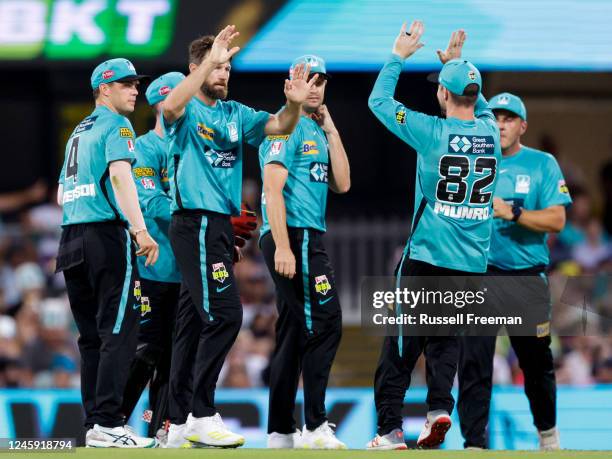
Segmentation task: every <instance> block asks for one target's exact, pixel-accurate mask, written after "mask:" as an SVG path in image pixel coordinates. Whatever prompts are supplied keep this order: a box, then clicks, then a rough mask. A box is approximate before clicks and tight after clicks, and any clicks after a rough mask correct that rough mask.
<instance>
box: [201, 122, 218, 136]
mask: <svg viewBox="0 0 612 459" xmlns="http://www.w3.org/2000/svg"><path fill="white" fill-rule="evenodd" d="M197 130H198V135H199V136H200V137H202V138H203V139H206V140H213V138H214V137H215V131H213V130H212V129H211V128H209V127H208V126H206V125H205V124H204V123H198V124H197Z"/></svg>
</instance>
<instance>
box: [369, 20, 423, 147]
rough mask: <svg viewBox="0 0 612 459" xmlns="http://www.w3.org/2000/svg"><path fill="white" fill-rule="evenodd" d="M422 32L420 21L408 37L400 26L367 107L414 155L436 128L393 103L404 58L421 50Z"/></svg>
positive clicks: (414, 23) (395, 102) (414, 24)
mask: <svg viewBox="0 0 612 459" xmlns="http://www.w3.org/2000/svg"><path fill="white" fill-rule="evenodd" d="M423 30H424V28H423V24H422V23H421V22H420V21H415V22H413V23H412V25H411V26H410V32H408V33H410V35H407V33H406V24H404V25H403V26H402V29H401V31H400V35H399V36H398V37H397V38H396V39H395V44H394V46H393V53H392V54H391V55H390V56H389V58H388V59H387V62H385V65H384V67H383V68H382V70H381V71H380V73H379V74H378V78H377V79H376V83H374V88H373V89H372V93H371V94H370V98H369V99H368V106H369V107H370V110H372V113H374V115H375V116H376V118H378V119H379V120H380V122H381V123H382V124H384V125H385V127H386V128H387V129H389V130H390V131H391V132H393V134H395V135H396V136H398V137H399V138H400V139H402V140H403V141H404V142H406V143H407V144H408V145H410V146H411V147H412V148H414V149H415V150H417V151H419V150H420V149H422V148H424V147H425V146H426V145H427V143H428V142H429V140H431V138H432V136H433V132H434V128H435V117H433V116H428V115H425V114H423V113H418V112H415V111H413V110H410V109H408V108H407V107H406V106H405V105H404V104H402V103H400V102H398V101H397V100H395V99H394V97H393V96H394V94H395V87H396V86H397V81H398V79H399V76H400V73H401V72H402V66H403V64H404V57H403V56H409V55H411V54H412V53H413V52H415V51H416V50H418V49H420V48H421V47H422V46H423V44H422V43H420V42H419V40H420V38H421V35H422V34H423ZM402 34H403V35H404V36H405V37H404V36H403V35H402Z"/></svg>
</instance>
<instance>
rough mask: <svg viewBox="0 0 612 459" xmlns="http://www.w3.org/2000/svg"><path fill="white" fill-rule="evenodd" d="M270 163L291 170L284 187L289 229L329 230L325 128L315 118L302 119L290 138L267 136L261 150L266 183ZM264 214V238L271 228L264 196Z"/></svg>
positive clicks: (260, 163) (327, 163)
mask: <svg viewBox="0 0 612 459" xmlns="http://www.w3.org/2000/svg"><path fill="white" fill-rule="evenodd" d="M270 163H278V164H281V165H283V166H284V167H285V168H286V169H287V171H288V176H287V182H286V183H285V188H283V197H284V198H285V208H286V212H287V226H290V227H293V228H312V229H316V230H319V231H325V209H326V208H327V188H328V169H329V151H328V147H327V137H326V136H325V132H323V129H321V127H320V126H319V125H318V124H317V123H316V122H315V121H313V120H312V119H310V118H308V117H306V116H302V117H300V121H299V122H298V124H297V126H296V128H295V131H293V133H292V134H291V135H290V136H288V135H284V136H283V135H281V136H268V137H266V139H265V140H264V141H263V143H262V144H261V146H260V147H259V165H260V166H261V174H262V180H263V170H264V166H265V165H266V164H270ZM261 213H262V218H263V225H262V227H261V234H262V235H264V234H265V233H267V232H268V231H270V225H269V223H268V214H267V212H266V199H265V196H264V195H263V194H262V199H261Z"/></svg>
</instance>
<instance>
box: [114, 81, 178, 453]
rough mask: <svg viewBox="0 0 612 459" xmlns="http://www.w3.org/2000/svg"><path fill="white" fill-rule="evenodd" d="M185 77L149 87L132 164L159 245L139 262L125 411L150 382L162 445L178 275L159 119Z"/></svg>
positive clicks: (154, 428) (152, 427)
mask: <svg viewBox="0 0 612 459" xmlns="http://www.w3.org/2000/svg"><path fill="white" fill-rule="evenodd" d="M184 78H185V76H184V75H183V74H182V73H180V72H171V73H167V74H165V75H162V76H161V77H159V78H157V79H156V80H154V81H153V82H152V83H151V84H150V85H149V87H148V88H147V92H146V97H147V101H148V103H149V105H150V106H152V107H153V110H154V111H155V120H156V123H155V128H154V129H152V130H151V131H149V132H148V133H146V134H144V135H142V136H140V137H138V138H137V139H136V163H135V164H134V166H133V169H132V172H133V174H134V181H135V182H136V187H137V189H138V198H139V201H140V207H141V208H142V212H143V214H144V218H145V223H146V225H147V228H148V229H149V233H150V234H151V235H152V236H153V237H154V239H155V240H156V241H157V243H158V244H159V258H158V260H157V263H155V265H150V266H147V265H146V263H145V262H144V260H143V259H142V258H139V259H138V273H139V275H140V289H141V310H140V332H139V335H138V345H137V349H136V355H135V357H134V360H133V361H132V365H131V367H130V374H129V377H128V382H127V384H126V388H125V394H124V396H123V413H124V414H125V416H126V418H128V419H129V417H130V416H131V414H132V411H133V410H134V407H135V406H136V404H137V403H138V400H139V399H140V396H141V394H142V391H143V390H144V388H145V387H146V386H147V384H149V382H150V388H149V407H150V410H151V411H152V413H150V416H149V417H150V419H149V421H150V422H149V436H151V437H153V436H157V438H158V440H160V443H162V444H163V443H165V430H162V431H160V429H161V428H162V427H163V424H164V422H165V421H166V420H167V419H168V381H169V376H170V375H169V373H170V356H171V350H172V331H173V329H174V317H175V314H176V306H177V303H178V300H179V291H180V282H181V276H180V273H179V271H178V267H177V265H176V260H175V259H174V254H173V253H172V248H171V247H170V240H169V238H168V228H169V226H170V218H171V212H170V203H171V198H170V183H169V181H168V175H167V169H168V166H167V162H168V159H167V158H168V154H167V144H166V142H165V140H164V136H163V130H162V127H161V121H160V116H161V109H162V106H163V103H164V99H165V98H166V97H167V96H168V94H169V93H170V91H172V89H173V88H174V87H175V86H176V85H178V84H179V83H180V82H181V81H182V80H183V79H184ZM186 415H187V413H185V416H186Z"/></svg>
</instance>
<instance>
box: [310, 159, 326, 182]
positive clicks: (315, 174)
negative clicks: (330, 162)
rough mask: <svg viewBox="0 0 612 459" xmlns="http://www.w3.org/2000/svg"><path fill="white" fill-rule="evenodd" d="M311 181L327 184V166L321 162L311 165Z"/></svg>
mask: <svg viewBox="0 0 612 459" xmlns="http://www.w3.org/2000/svg"><path fill="white" fill-rule="evenodd" d="M310 181H311V182H317V183H327V164H326V163H320V162H312V163H310Z"/></svg>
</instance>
